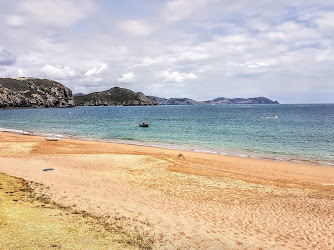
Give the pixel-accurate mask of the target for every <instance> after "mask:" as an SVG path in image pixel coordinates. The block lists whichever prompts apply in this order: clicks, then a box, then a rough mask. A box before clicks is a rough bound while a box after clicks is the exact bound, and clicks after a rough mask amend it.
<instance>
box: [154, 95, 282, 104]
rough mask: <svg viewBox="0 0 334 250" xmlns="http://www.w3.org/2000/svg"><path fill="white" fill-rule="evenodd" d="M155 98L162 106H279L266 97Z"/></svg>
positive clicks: (276, 102)
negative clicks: (211, 98) (201, 99)
mask: <svg viewBox="0 0 334 250" xmlns="http://www.w3.org/2000/svg"><path fill="white" fill-rule="evenodd" d="M150 97H151V98H155V99H156V100H157V101H158V102H159V104H160V105H198V104H279V103H278V101H272V100H270V99H268V98H266V97H253V98H247V99H245V98H233V99H231V98H225V97H218V98H215V99H213V100H208V101H195V100H193V99H189V98H169V99H166V98H160V97H156V96H150Z"/></svg>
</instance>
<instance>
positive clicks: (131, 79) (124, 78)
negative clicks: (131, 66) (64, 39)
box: [117, 72, 136, 83]
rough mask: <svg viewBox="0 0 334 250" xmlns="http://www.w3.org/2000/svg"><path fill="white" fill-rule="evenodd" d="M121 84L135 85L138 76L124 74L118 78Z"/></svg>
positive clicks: (130, 73)
mask: <svg viewBox="0 0 334 250" xmlns="http://www.w3.org/2000/svg"><path fill="white" fill-rule="evenodd" d="M117 81H118V82H119V83H134V82H135V81H136V75H135V74H134V73H132V72H129V73H126V74H123V75H122V76H121V77H117Z"/></svg>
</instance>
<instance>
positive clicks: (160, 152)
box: [0, 132, 334, 249]
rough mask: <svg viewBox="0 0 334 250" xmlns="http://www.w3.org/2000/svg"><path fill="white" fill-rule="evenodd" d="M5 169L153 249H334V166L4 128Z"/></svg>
mask: <svg viewBox="0 0 334 250" xmlns="http://www.w3.org/2000/svg"><path fill="white" fill-rule="evenodd" d="M180 154H181V155H180ZM47 168H53V169H54V170H52V171H43V169H47ZM0 172H2V173H5V174H9V175H13V176H16V177H20V178H23V179H25V180H27V181H30V182H33V183H31V187H32V188H34V189H35V192H37V193H42V194H45V195H47V196H49V197H50V198H51V199H52V200H53V201H55V202H57V203H58V204H62V205H64V206H71V207H75V208H76V209H78V210H80V211H85V212H87V213H90V214H94V215H98V216H104V218H105V219H106V220H108V218H115V216H116V217H117V216H118V217H121V218H122V217H123V218H128V221H130V222H131V223H127V224H126V225H124V227H126V228H127V230H128V231H129V232H137V231H140V233H141V234H145V235H147V236H148V237H151V238H153V239H154V241H155V243H154V248H205V249H207V248H211V249H217V248H240V249H244V248H293V249H298V248H299V249H305V248H316V249H317V248H318V249H333V248H334V223H333V221H334V212H333V211H334V168H329V167H323V166H311V165H303V164H294V163H289V162H273V161H266V160H258V159H249V158H239V157H230V156H222V155H214V154H206V153H197V152H186V151H180V150H170V149H162V148H153V147H144V146H134V145H125V144H116V143H104V142H94V141H80V140H71V139H62V140H60V141H45V140H44V138H43V137H36V136H26V135H18V134H13V133H5V132H1V133H0ZM34 183H40V184H42V185H36V184H34Z"/></svg>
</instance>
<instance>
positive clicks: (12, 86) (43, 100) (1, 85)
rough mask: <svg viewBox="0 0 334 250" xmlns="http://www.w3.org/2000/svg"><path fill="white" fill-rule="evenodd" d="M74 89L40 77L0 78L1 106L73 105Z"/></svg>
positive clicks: (45, 106)
mask: <svg viewBox="0 0 334 250" xmlns="http://www.w3.org/2000/svg"><path fill="white" fill-rule="evenodd" d="M72 106H74V99H73V96H72V91H71V90H70V89H69V88H67V87H65V86H64V85H62V84H60V83H58V82H55V81H52V80H48V79H38V78H15V79H14V78H0V108H16V107H18V108H21V107H29V108H36V107H44V108H49V107H72Z"/></svg>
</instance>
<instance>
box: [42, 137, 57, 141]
mask: <svg viewBox="0 0 334 250" xmlns="http://www.w3.org/2000/svg"><path fill="white" fill-rule="evenodd" d="M45 140H46V141H59V140H60V138H59V137H45Z"/></svg>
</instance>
